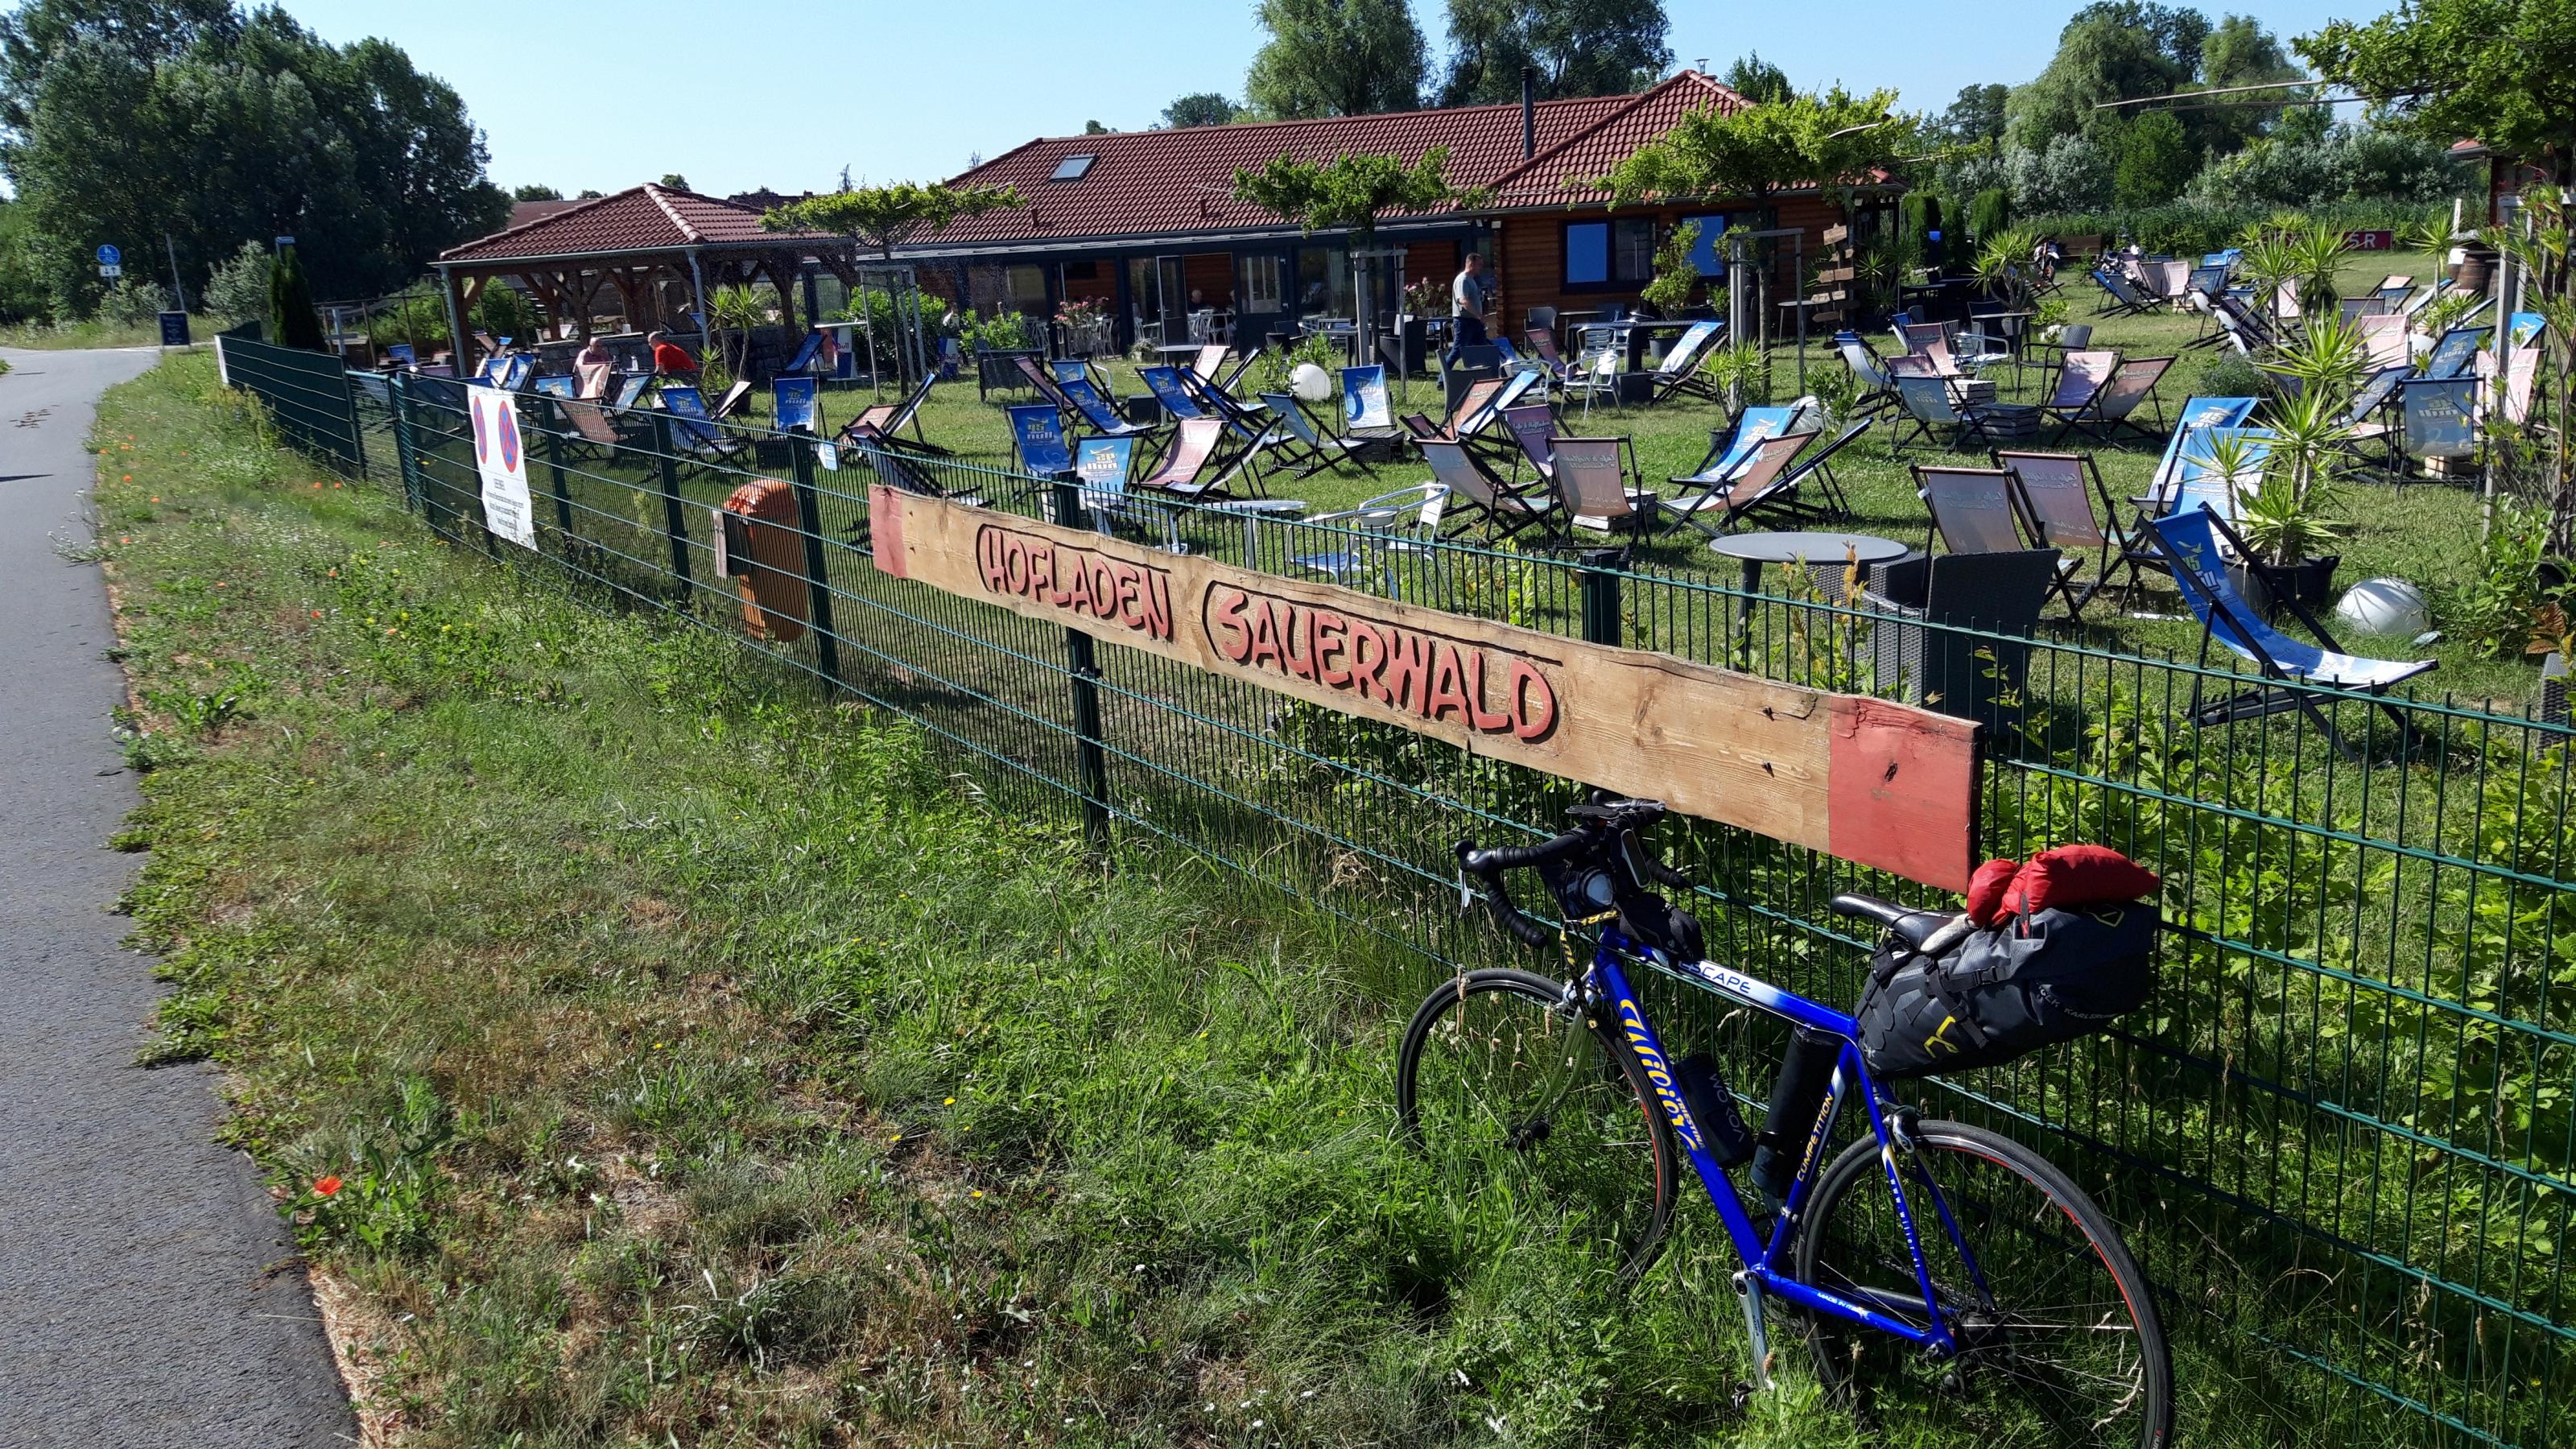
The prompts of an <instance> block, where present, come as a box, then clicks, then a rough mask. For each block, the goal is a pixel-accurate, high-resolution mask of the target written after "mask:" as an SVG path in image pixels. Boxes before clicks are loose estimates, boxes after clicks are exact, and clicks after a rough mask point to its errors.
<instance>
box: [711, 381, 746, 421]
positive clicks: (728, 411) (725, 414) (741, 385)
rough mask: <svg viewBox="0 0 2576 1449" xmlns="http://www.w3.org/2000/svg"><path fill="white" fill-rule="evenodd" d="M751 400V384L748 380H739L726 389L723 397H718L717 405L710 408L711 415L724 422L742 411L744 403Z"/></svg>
mask: <svg viewBox="0 0 2576 1449" xmlns="http://www.w3.org/2000/svg"><path fill="white" fill-rule="evenodd" d="M750 401H751V384H750V383H747V382H737V383H735V384H734V385H733V386H731V387H729V388H726V389H725V390H724V396H723V397H720V398H718V399H716V405H715V407H714V408H712V409H710V411H709V416H711V417H713V418H714V419H715V420H716V421H718V422H723V421H724V420H725V419H727V418H730V417H732V416H733V415H734V414H736V413H738V412H741V411H742V409H743V405H744V404H745V403H748V402H750Z"/></svg>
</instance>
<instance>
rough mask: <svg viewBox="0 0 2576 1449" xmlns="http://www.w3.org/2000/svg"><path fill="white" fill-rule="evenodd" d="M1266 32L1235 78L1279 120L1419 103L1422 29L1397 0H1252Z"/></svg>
mask: <svg viewBox="0 0 2576 1449" xmlns="http://www.w3.org/2000/svg"><path fill="white" fill-rule="evenodd" d="M1253 13H1254V15H1255V17H1256V18H1258V19H1259V20H1260V22H1261V24H1262V28H1264V29H1266V30H1268V31H1269V32H1270V39H1269V41H1268V43H1266V44H1264V45H1263V46H1262V47H1261V50H1260V52H1259V53H1258V54H1256V55H1254V56H1253V58H1252V69H1251V71H1250V73H1249V74H1247V75H1245V76H1244V78H1243V92H1244V97H1245V99H1247V100H1248V101H1250V102H1251V103H1252V107H1253V109H1255V110H1257V111H1259V112H1261V113H1262V114H1263V115H1265V116H1270V117H1273V118H1276V119H1280V120H1299V119H1304V118H1307V117H1312V116H1364V115H1369V114H1371V113H1373V112H1377V111H1409V110H1412V109H1413V108H1414V107H1416V106H1418V105H1420V104H1422V79H1423V69H1424V64H1425V62H1424V59H1423V55H1424V52H1423V45H1422V31H1421V29H1420V27H1418V26H1416V25H1415V24H1414V23H1413V12H1412V11H1411V10H1410V9H1409V8H1407V7H1406V5H1405V0H1260V4H1259V6H1258V7H1257V8H1256V9H1255V10H1254V12H1253Z"/></svg>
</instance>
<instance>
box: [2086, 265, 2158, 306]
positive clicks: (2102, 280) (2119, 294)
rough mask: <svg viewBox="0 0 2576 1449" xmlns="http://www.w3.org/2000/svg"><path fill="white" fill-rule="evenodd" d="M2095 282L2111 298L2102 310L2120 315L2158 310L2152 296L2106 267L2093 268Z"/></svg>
mask: <svg viewBox="0 0 2576 1449" xmlns="http://www.w3.org/2000/svg"><path fill="white" fill-rule="evenodd" d="M2093 284H2094V285H2095V286H2098V287H2100V288H2101V289H2102V292H2103V295H2105V296H2107V297H2108V298H2110V300H2109V301H2108V302H2107V303H2105V304H2104V305H2103V306H2102V308H2101V310H2102V311H2103V312H2106V313H2111V314H2115V315H2118V316H2124V317H2125V316H2143V315H2145V314H2147V313H2150V312H2153V311H2155V310H2156V302H2155V299H2154V298H2152V297H2148V296H2145V295H2143V294H2141V293H2140V292H2139V291H2138V289H2137V288H2136V287H2135V286H2133V285H2131V284H2130V282H2129V279H2128V278H2126V277H2123V276H2121V275H2119V274H2118V273H2116V272H2113V271H2111V270H2109V269H2108V268H2105V267H2095V268H2094V269H2093Z"/></svg>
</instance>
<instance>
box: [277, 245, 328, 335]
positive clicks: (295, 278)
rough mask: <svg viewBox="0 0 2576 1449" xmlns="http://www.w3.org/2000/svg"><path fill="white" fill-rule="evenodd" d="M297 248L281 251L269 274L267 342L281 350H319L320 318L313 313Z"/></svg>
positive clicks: (311, 293)
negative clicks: (291, 348)
mask: <svg viewBox="0 0 2576 1449" xmlns="http://www.w3.org/2000/svg"><path fill="white" fill-rule="evenodd" d="M296 250H297V249H296V248H294V247H280V248H279V249H278V252H277V264H276V265H275V266H272V267H270V268H269V271H268V340H269V341H270V342H273V343H275V344H277V345H278V346H280V347H300V348H302V349H304V350H305V351H307V352H319V351H321V350H322V318H321V314H319V313H317V312H315V311H314V310H313V288H312V286H311V285H310V284H309V283H307V282H306V281H305V280H304V263H303V262H302V261H300V260H298V259H297V258H296V255H295V253H296Z"/></svg>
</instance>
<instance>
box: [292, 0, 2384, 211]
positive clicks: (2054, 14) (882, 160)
mask: <svg viewBox="0 0 2576 1449" xmlns="http://www.w3.org/2000/svg"><path fill="white" fill-rule="evenodd" d="M284 3H285V8H286V9H287V11H288V12H289V13H291V14H293V15H294V16H295V17H296V18H297V19H299V20H301V21H303V22H304V24H306V25H307V26H309V27H310V28H312V29H313V30H314V31H316V32H317V33H319V34H320V35H321V36H323V37H324V38H325V39H328V40H331V41H335V42H346V41H351V40H356V39H358V38H360V37H362V36H366V35H381V36H383V37H385V38H386V39H389V40H392V41H394V42H396V43H397V44H400V45H401V46H402V47H403V48H404V49H405V50H407V51H409V52H410V53H411V55H412V58H413V61H414V62H415V63H416V64H418V65H420V66H421V67H422V68H423V69H425V70H428V71H430V72H431V73H433V74H435V75H438V76H441V77H443V78H444V79H445V80H446V81H447V82H448V83H449V84H451V85H453V86H455V87H456V89H457V90H458V92H459V93H461V94H462V95H463V96H464V97H465V103H466V106H467V109H468V110H469V111H470V112H471V113H472V115H473V117H474V120H475V122H476V124H478V125H480V126H481V127H482V128H483V129H484V131H485V132H486V133H487V134H488V136H489V138H490V144H491V148H492V177H493V179H494V180H496V181H498V182H500V183H501V184H502V185H504V186H516V185H519V184H521V183H524V182H542V183H545V184H547V185H550V186H554V187H557V188H559V189H561V190H562V191H563V193H564V194H565V195H567V196H569V195H572V194H573V193H574V192H576V191H579V190H581V189H583V188H585V187H595V188H597V189H599V190H602V191H613V190H616V189H617V188H619V187H623V186H631V185H633V184H634V183H636V182H638V181H649V180H653V179H656V178H658V177H660V176H661V175H663V174H664V173H665V172H673V171H676V172H679V173H680V174H682V175H684V176H686V177H687V178H688V179H689V181H690V183H691V184H692V185H694V186H696V187H697V188H698V189H699V190H702V191H712V192H716V193H719V194H720V193H723V192H728V191H742V190H748V189H750V188H753V187H756V186H769V187H774V188H776V189H778V190H781V191H797V190H803V189H807V188H821V187H828V186H831V185H833V184H835V182H836V181H837V179H838V177H839V175H840V171H841V168H842V167H843V166H844V165H847V166H848V167H849V168H850V169H851V172H852V174H853V175H854V176H857V177H860V178H863V179H870V180H880V181H886V180H928V179H932V178H936V177H942V176H947V175H951V174H954V173H955V172H957V171H960V170H962V169H964V167H965V165H966V163H967V159H968V157H969V156H970V155H974V154H979V153H980V154H981V155H984V156H993V155H997V154H999V153H1001V152H1003V151H1006V150H1008V149H1010V148H1011V147H1013V146H1016V145H1018V144H1020V143H1021V142H1023V141H1026V140H1028V139H1029V138H1031V137H1033V136H1042V135H1062V134H1066V133H1069V132H1076V131H1080V130H1081V129H1082V123H1083V122H1084V121H1085V120H1086V119H1091V118H1097V119H1098V120H1100V121H1101V122H1102V123H1103V124H1105V125H1108V126H1112V127H1115V128H1117V129H1120V130H1132V129H1136V128H1139V127H1143V126H1145V125H1148V124H1150V123H1151V122H1152V121H1153V120H1154V119H1155V117H1156V116H1157V115H1158V114H1160V112H1161V110H1162V108H1163V106H1164V105H1165V103H1167V102H1169V101H1170V100H1171V99H1172V97H1174V96H1176V95H1180V94H1183V93H1185V92H1188V91H1198V90H1216V91H1222V92H1225V93H1226V94H1227V95H1229V96H1233V97H1236V98H1237V99H1240V97H1241V93H1242V82H1243V71H1244V67H1245V65H1246V64H1247V63H1248V62H1249V61H1250V60H1251V58H1252V53H1253V51H1254V50H1255V49H1257V48H1258V47H1259V45H1260V41H1261V30H1260V27H1259V26H1258V25H1256V24H1255V23H1254V22H1253V19H1252V4H1251V0H1195V3H1192V0H1091V3H1087V4H1066V3H1063V0H1044V3H1040V0H947V3H930V4H924V3H919V0H826V3H823V4H819V5H807V6H776V7H742V8H739V9H737V8H735V7H732V6H710V5H707V4H705V3H703V0H698V3H690V4H679V3H668V0H619V3H616V4H613V5H612V4H604V3H597V0H572V3H556V4H542V5H535V6H531V5H528V4H526V3H524V0H520V3H502V0H444V3H442V4H439V5H435V6H427V5H405V6H389V5H386V4H384V3H382V0H284ZM2076 5H2077V0H1805V3H1797V4H1786V5H1783V4H1776V3H1763V4H1747V3H1742V0H1665V11H1666V13H1667V14H1668V15H1669V16H1670V17H1671V19H1672V30H1671V36H1670V40H1671V45H1672V48H1673V54H1674V57H1675V59H1676V60H1677V61H1678V62H1679V63H1680V64H1683V65H1688V64H1691V63H1692V62H1694V61H1695V60H1697V59H1698V58H1700V57H1703V56H1705V57H1707V58H1708V62H1709V65H1710V68H1712V69H1714V70H1719V71H1722V70H1724V69H1725V67H1726V65H1727V63H1728V62H1729V61H1730V60H1732V59H1733V58H1734V57H1735V56H1737V55H1739V54H1742V53H1743V52H1745V51H1748V50H1751V51H1758V52H1760V53H1761V55H1762V56H1763V57H1764V58H1765V59H1767V60H1770V61H1772V62H1773V63H1774V64H1777V65H1779V66H1780V67H1782V68H1783V69H1785V70H1786V71H1787V72H1788V73H1789V77H1790V79H1791V80H1792V81H1793V82H1795V83H1796V84H1797V85H1799V86H1800V87H1802V88H1803V87H1806V86H1809V85H1815V84H1820V83H1823V82H1827V81H1832V80H1837V79H1839V80H1841V81H1843V82H1844V83H1845V84H1847V85H1849V86H1850V87H1852V88H1853V89H1855V90H1868V89H1872V88H1874V87H1878V86H1893V87H1895V88H1896V89H1897V90H1898V91H1900V92H1901V93H1902V100H1903V104H1905V105H1906V106H1907V107H1908V108H1929V109H1933V110H1938V109H1940V108H1941V107H1943V106H1945V105H1947V104H1948V103H1949V101H1950V99H1951V97H1953V96H1954V95H1956V94H1957V93H1958V90H1959V88H1960V87H1961V86H1963V85H1968V84H1971V83H1976V82H1985V81H2004V82H2007V83H2010V82H2018V81H2022V80H2027V79H2029V78H2030V77H2031V76H2032V75H2034V74H2036V73H2037V72H2038V70H2039V69H2040V67H2042V66H2043V65H2045V64H2047V62H2048V57H2049V55H2050V53H2051V52H2052V51H2053V50H2054V49H2055V48H2056V41H2057V31H2058V28H2059V27H2060V26H2061V25H2063V24H2064V23H2065V19H2066V16H2067V15H2068V14H2070V13H2072V12H2073V11H2074V9H2075V8H2076ZM2204 8H2205V9H2206V10H2207V11H2208V13H2209V14H2211V15H2212V16H2213V18H2214V17H2215V16H2217V15H2219V14H2221V13H2223V12H2225V11H2228V10H2232V9H2238V8H2240V7H2239V6H2231V5H2227V4H2225V3H2223V0H2220V3H2209V4H2205V6H2204ZM2241 8H2244V9H2248V10H2250V11H2251V13H2254V14H2255V15H2257V16H2259V18H2261V19H2262V21H2263V22H2264V23H2265V24H2266V25H2268V26H2269V27H2271V28H2272V29H2273V30H2274V31H2275V32H2277V33H2279V34H2281V35H2282V36H2284V37H2285V38H2286V37H2288V36H2291V35H2297V34H2302V33H2305V32H2308V31H2312V30H2314V29H2316V28H2317V27H2318V26H2319V25H2320V24H2322V23H2323V22H2324V21H2326V20H2327V19H2330V18H2333V17H2335V16H2338V15H2349V16H2356V17H2366V16H2371V15H2376V14H2378V13H2380V12H2381V11H2383V10H2387V9H2391V8H2394V0H2343V3H2331V4H2330V3H2320V0H2275V3H2261V4H2256V5H2252V6H2245V7H2241ZM1414 12H1415V14H1416V16H1417V17H1418V18H1419V19H1420V21H1421V22H1422V27H1423V32H1424V34H1425V35H1427V36H1428V37H1430V40H1431V43H1432V48H1433V51H1434V54H1435V63H1436V59H1437V53H1438V51H1439V49H1440V45H1441V37H1442V33H1443V27H1442V25H1441V21H1440V17H1441V15H1442V14H1443V13H1444V7H1443V6H1442V4H1441V3H1440V0H1414Z"/></svg>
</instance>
